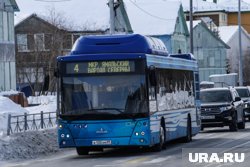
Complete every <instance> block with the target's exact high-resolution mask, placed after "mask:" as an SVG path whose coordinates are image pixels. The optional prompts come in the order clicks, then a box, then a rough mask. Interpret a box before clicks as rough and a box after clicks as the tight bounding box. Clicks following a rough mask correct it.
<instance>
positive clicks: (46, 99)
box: [28, 96, 56, 105]
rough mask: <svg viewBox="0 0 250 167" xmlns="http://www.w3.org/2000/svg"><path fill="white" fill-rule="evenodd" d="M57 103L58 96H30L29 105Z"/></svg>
mask: <svg viewBox="0 0 250 167" xmlns="http://www.w3.org/2000/svg"><path fill="white" fill-rule="evenodd" d="M54 102H56V96H29V97H28V103H29V104H42V105H46V104H49V103H54Z"/></svg>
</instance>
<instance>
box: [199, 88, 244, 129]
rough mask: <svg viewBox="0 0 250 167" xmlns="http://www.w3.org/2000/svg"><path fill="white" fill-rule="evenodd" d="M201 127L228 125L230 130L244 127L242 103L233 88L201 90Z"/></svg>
mask: <svg viewBox="0 0 250 167" xmlns="http://www.w3.org/2000/svg"><path fill="white" fill-rule="evenodd" d="M200 96H201V123H202V124H201V125H202V126H201V129H203V128H205V127H223V126H229V129H230V131H237V130H238V128H239V129H245V117H244V111H243V107H244V103H243V101H242V100H241V98H240V96H239V94H238V93H237V91H236V90H235V88H231V87H229V88H209V89H203V90H201V94H200Z"/></svg>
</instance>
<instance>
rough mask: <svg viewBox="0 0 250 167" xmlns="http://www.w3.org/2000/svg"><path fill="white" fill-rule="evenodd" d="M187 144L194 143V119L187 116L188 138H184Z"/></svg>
mask: <svg viewBox="0 0 250 167" xmlns="http://www.w3.org/2000/svg"><path fill="white" fill-rule="evenodd" d="M183 141H184V142H185V143H189V142H191V141H192V119H191V115H190V114H188V115H187V128H186V136H185V137H184V138H183Z"/></svg>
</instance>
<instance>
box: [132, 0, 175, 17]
mask: <svg viewBox="0 0 250 167" xmlns="http://www.w3.org/2000/svg"><path fill="white" fill-rule="evenodd" d="M129 1H130V2H131V3H132V4H133V5H134V6H135V7H137V8H138V9H140V10H141V11H142V12H144V13H146V14H147V15H149V16H151V17H154V18H156V19H160V20H164V21H169V20H175V19H166V18H162V17H159V16H156V15H153V14H151V13H149V12H148V11H146V10H145V9H143V8H141V7H140V6H138V5H137V4H136V3H135V2H133V1H132V0H129Z"/></svg>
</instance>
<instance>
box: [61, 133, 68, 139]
mask: <svg viewBox="0 0 250 167" xmlns="http://www.w3.org/2000/svg"><path fill="white" fill-rule="evenodd" d="M65 136H66V138H69V137H70V135H69V134H66V135H65V134H64V133H62V134H61V138H65Z"/></svg>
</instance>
